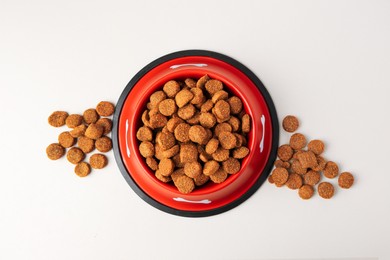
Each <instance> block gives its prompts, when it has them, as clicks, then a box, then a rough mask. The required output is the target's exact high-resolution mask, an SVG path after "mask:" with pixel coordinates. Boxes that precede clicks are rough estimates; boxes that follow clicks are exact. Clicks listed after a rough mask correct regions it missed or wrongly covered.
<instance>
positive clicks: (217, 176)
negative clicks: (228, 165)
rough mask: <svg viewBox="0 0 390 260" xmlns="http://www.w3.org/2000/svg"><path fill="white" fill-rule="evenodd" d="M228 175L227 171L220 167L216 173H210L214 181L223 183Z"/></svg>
mask: <svg viewBox="0 0 390 260" xmlns="http://www.w3.org/2000/svg"><path fill="white" fill-rule="evenodd" d="M227 177H228V174H227V172H225V171H224V170H223V169H221V168H219V169H218V171H216V172H215V173H214V174H212V175H210V180H211V181H212V182H214V183H222V182H224V181H225V180H226V178H227Z"/></svg>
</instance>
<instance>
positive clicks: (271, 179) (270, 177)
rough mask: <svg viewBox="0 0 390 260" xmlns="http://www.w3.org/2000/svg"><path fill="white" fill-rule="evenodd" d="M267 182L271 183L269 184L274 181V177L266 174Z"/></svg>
mask: <svg viewBox="0 0 390 260" xmlns="http://www.w3.org/2000/svg"><path fill="white" fill-rule="evenodd" d="M268 182H269V183H271V184H274V183H275V181H274V178H273V177H272V175H270V176H268Z"/></svg>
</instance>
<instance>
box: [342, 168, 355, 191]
mask: <svg viewBox="0 0 390 260" xmlns="http://www.w3.org/2000/svg"><path fill="white" fill-rule="evenodd" d="M354 181H355V180H354V177H353V175H352V174H351V173H350V172H343V173H341V174H340V176H339V179H338V183H339V186H340V187H341V188H343V189H349V188H351V186H352V185H353V183H354Z"/></svg>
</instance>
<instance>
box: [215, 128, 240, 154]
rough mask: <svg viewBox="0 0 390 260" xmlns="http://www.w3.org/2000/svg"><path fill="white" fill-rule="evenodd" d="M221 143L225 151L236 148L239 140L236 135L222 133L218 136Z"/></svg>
mask: <svg viewBox="0 0 390 260" xmlns="http://www.w3.org/2000/svg"><path fill="white" fill-rule="evenodd" d="M218 140H219V143H220V144H221V146H222V148H224V149H228V150H229V149H233V148H235V147H236V143H237V138H236V136H235V135H234V134H232V133H230V132H226V131H225V132H221V133H220V134H219V135H218Z"/></svg>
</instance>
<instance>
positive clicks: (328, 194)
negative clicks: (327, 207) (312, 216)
mask: <svg viewBox="0 0 390 260" xmlns="http://www.w3.org/2000/svg"><path fill="white" fill-rule="evenodd" d="M318 194H319V195H320V196H321V197H322V198H324V199H330V198H332V197H333V195H334V187H333V185H332V184H331V183H329V182H321V183H320V184H318Z"/></svg>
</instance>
